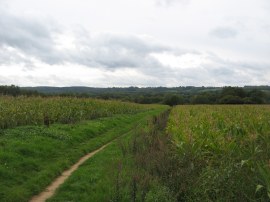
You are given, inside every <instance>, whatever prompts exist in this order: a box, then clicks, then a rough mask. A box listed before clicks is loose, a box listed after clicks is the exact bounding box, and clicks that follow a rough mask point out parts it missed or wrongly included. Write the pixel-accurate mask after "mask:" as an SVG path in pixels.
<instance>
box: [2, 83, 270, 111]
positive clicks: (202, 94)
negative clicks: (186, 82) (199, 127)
mask: <svg viewBox="0 0 270 202" xmlns="http://www.w3.org/2000/svg"><path fill="white" fill-rule="evenodd" d="M48 89H49V90H48ZM52 89H54V87H52ZM52 89H51V87H42V90H43V91H39V88H21V87H18V86H15V85H11V86H0V95H10V96H20V95H24V96H43V97H47V96H63V97H83V98H97V99H105V100H121V101H127V102H135V103H141V104H154V103H158V104H166V105H170V106H174V105H179V104H270V88H268V87H231V86H226V87H222V88H220V87H190V86H188V87H176V88H165V87H157V88H137V87H129V88H88V87H66V88H64V89H65V90H62V89H61V88H57V91H55V92H54V91H53V90H52ZM89 89H90V90H89Z"/></svg>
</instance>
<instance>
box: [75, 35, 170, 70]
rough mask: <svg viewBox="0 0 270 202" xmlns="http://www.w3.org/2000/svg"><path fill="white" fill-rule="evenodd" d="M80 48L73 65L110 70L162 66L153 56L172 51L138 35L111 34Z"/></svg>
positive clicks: (93, 38)
mask: <svg viewBox="0 0 270 202" xmlns="http://www.w3.org/2000/svg"><path fill="white" fill-rule="evenodd" d="M78 46H79V50H80V51H77V52H76V53H74V54H71V55H72V57H73V62H75V63H79V64H84V65H86V66H90V67H91V66H99V67H105V68H109V69H114V68H122V67H131V68H140V67H144V68H152V67H159V66H161V64H160V63H159V62H158V61H157V60H156V59H155V58H154V57H152V56H151V54H152V53H160V52H167V51H173V49H172V48H170V47H167V46H163V45H160V44H158V43H156V42H153V41H151V40H147V39H143V38H140V37H137V36H133V35H119V34H109V33H106V34H100V35H98V36H96V37H92V38H91V37H89V38H88V39H86V41H85V42H83V41H82V42H80V44H78Z"/></svg>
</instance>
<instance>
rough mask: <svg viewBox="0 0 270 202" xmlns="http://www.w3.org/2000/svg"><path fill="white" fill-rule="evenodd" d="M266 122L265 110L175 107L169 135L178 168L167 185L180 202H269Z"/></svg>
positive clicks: (268, 117) (267, 112) (268, 116)
mask: <svg viewBox="0 0 270 202" xmlns="http://www.w3.org/2000/svg"><path fill="white" fill-rule="evenodd" d="M269 120H270V108H269V106H267V105H265V106H251V105H250V106H226V105H224V106H184V107H182V106H179V107H176V108H174V109H173V110H172V113H171V115H170V118H169V123H168V126H167V132H168V133H169V134H171V135H172V137H173V141H174V144H175V152H174V153H175V155H174V156H173V155H171V157H170V158H172V159H174V161H171V162H172V163H170V164H173V162H175V163H174V164H176V165H177V166H175V169H173V170H172V171H171V172H170V173H171V175H172V176H173V177H172V178H171V179H168V180H167V183H168V184H170V186H169V187H174V190H175V191H176V192H177V193H178V199H181V200H185V201H199V200H202V201H267V200H269V199H270V198H269V196H268V193H269V179H270V172H269V170H270V167H269V159H270V133H269V130H270V122H269ZM177 176H178V179H181V181H177V180H174V179H177ZM165 181H166V180H165Z"/></svg>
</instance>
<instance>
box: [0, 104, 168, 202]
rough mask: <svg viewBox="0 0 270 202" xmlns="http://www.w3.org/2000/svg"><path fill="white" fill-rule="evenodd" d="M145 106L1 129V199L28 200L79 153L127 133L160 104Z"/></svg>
mask: <svg viewBox="0 0 270 202" xmlns="http://www.w3.org/2000/svg"><path fill="white" fill-rule="evenodd" d="M120 106H123V105H121V103H120ZM129 106H130V105H126V107H129ZM78 107H80V105H79V106H78ZM151 108H154V109H153V110H150V109H151ZM145 109H146V108H145ZM148 109H149V110H148ZM148 109H147V110H146V111H145V112H141V113H136V114H129V113H130V112H131V111H132V110H133V109H126V110H127V111H126V112H127V114H122V115H114V116H112V117H106V118H99V119H95V120H90V121H82V122H79V123H76V124H52V125H50V127H44V126H20V127H16V128H11V129H2V130H0V199H1V201H6V202H9V201H10V202H11V201H12V202H13V201H22V202H23V201H28V199H29V198H31V197H32V196H33V195H34V194H37V193H39V192H40V191H41V190H42V189H44V188H45V186H47V185H48V184H49V183H50V182H51V181H52V180H53V179H54V178H55V177H57V176H58V175H59V174H60V173H61V172H62V171H63V170H64V169H66V168H68V167H69V166H70V165H72V164H73V163H75V162H76V161H77V160H78V159H79V158H80V157H81V156H83V155H84V154H86V153H88V152H91V151H93V150H95V149H97V148H99V147H101V146H102V145H104V144H106V143H108V142H109V141H111V140H113V139H115V138H117V137H119V136H120V135H122V134H124V133H126V132H128V131H129V130H131V129H132V128H133V127H134V125H136V124H138V123H139V122H140V121H141V120H143V119H144V117H146V116H148V115H149V114H151V113H157V112H156V111H159V110H162V109H163V107H161V106H159V107H158V106H155V107H154V106H150V107H149V108H148ZM101 110H102V109H101ZM124 110H125V109H122V111H124ZM130 110H131V111H130Z"/></svg>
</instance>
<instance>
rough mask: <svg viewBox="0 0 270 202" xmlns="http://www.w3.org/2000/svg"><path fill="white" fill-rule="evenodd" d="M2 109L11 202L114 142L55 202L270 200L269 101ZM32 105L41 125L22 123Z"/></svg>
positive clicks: (0, 166)
mask: <svg viewBox="0 0 270 202" xmlns="http://www.w3.org/2000/svg"><path fill="white" fill-rule="evenodd" d="M8 99H14V100H12V102H8V101H7V100H8ZM31 99H33V100H32V101H33V102H32V103H31ZM61 99H63V102H65V103H66V105H70V110H69V112H66V110H68V109H69V108H68V107H67V108H65V107H63V108H62V105H61ZM16 102H18V103H16ZM0 103H1V104H2V109H3V108H7V109H6V111H8V110H10V113H7V112H6V114H5V115H2V119H1V120H2V129H0V198H1V200H3V201H28V200H29V199H30V198H31V197H32V196H34V195H36V194H38V193H40V192H41V191H42V190H44V188H45V187H46V186H47V185H48V184H50V183H51V182H52V181H53V180H54V179H55V178H56V177H57V176H59V175H60V174H61V173H62V171H64V170H66V169H67V168H69V167H70V166H71V165H73V164H74V163H75V162H77V160H78V159H79V158H80V157H82V156H84V155H85V154H87V153H89V152H91V151H94V150H96V149H98V148H100V147H101V146H102V145H105V144H106V143H108V142H111V141H113V140H114V141H113V142H112V143H111V144H110V145H108V146H107V147H106V148H104V149H103V150H102V151H100V152H98V153H97V154H96V155H94V156H93V157H91V158H90V159H88V160H87V161H86V162H84V163H83V164H82V165H81V166H80V167H79V168H78V169H77V170H76V171H75V172H74V173H73V174H72V175H71V176H70V177H69V178H68V179H67V180H66V181H65V182H64V184H62V185H61V186H60V187H59V188H58V189H57V190H56V193H55V194H54V195H53V196H52V197H51V198H50V199H49V200H48V201H50V202H54V201H55V202H56V201H60V202H61V201H146V202H150V201H269V200H270V161H269V160H270V106H269V105H181V106H175V107H173V108H169V107H167V106H162V105H137V104H131V103H122V102H117V101H108V102H107V101H100V100H91V99H77V98H59V97H54V98H23V97H19V98H10V97H3V99H2V101H1V99H0ZM26 103H27V104H26ZM33 103H34V104H33ZM37 103H38V104H37ZM45 103H50V106H52V107H51V108H53V110H47V109H46V107H47V105H46V104H45ZM31 104H32V105H31ZM88 105H89V106H88ZM3 106H5V107H3ZM19 106H20V107H19ZM27 106H29V107H28V108H27ZM38 106H39V107H38ZM97 106H99V107H97ZM16 107H17V108H16ZM25 107H26V108H27V109H31V108H32V109H35V110H33V112H31V113H32V114H34V113H37V115H38V114H39V118H38V119H36V122H32V121H31V119H28V121H20V120H24V118H21V117H28V116H31V113H30V112H29V110H26V109H25ZM33 107H36V108H33ZM14 108H16V110H14ZM12 109H13V110H14V114H17V115H16V116H15V115H13V112H11V110H12ZM93 110H94V111H93ZM78 111H80V113H77V112H78ZM62 113H66V115H67V116H69V117H70V118H69V119H65V116H64V115H63V114H62ZM29 114H30V115H29ZM0 116H1V115H0ZM8 116H9V117H13V122H12V123H11V124H8V121H7V120H8V118H6V117H8ZM45 119H49V125H46V123H45V122H44V121H45Z"/></svg>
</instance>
